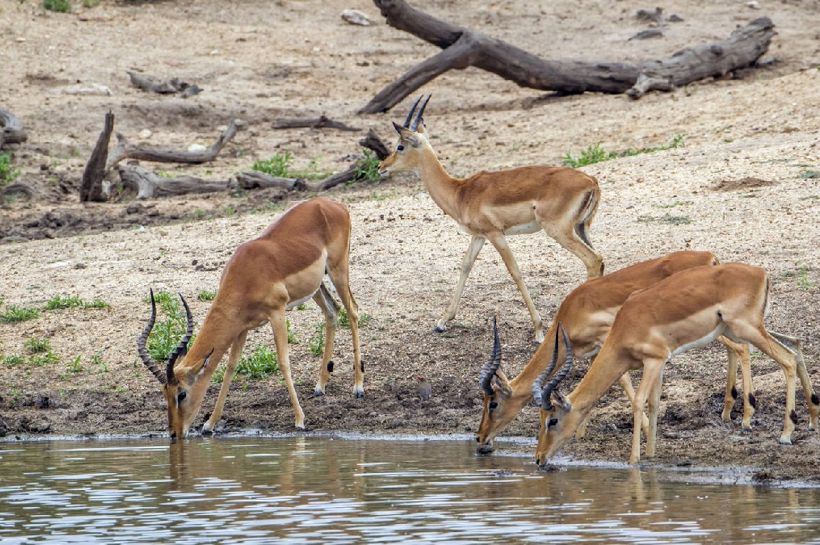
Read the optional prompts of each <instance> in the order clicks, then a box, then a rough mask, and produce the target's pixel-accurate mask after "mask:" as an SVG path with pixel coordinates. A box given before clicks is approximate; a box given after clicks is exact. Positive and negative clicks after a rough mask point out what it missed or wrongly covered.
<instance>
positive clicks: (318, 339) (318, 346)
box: [308, 320, 325, 358]
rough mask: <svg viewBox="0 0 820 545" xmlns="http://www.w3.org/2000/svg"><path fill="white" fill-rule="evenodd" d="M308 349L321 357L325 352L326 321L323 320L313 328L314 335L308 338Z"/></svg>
mask: <svg viewBox="0 0 820 545" xmlns="http://www.w3.org/2000/svg"><path fill="white" fill-rule="evenodd" d="M308 350H310V353H311V354H313V355H314V356H316V357H317V358H318V357H320V356H321V355H322V354H324V352H325V322H324V320H322V321H321V322H319V323H317V324H316V325H315V326H314V328H313V335H311V336H310V339H309V340H308Z"/></svg>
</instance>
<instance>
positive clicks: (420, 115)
mask: <svg viewBox="0 0 820 545" xmlns="http://www.w3.org/2000/svg"><path fill="white" fill-rule="evenodd" d="M432 96H433V95H432V94H429V95H427V98H426V99H424V102H423V103H422V104H421V108H419V113H418V114H416V120H415V121H413V124H412V125H410V130H411V131H415V130H416V129H418V128H419V123H421V121H422V118H423V116H424V109H425V108H426V107H427V103H428V102H430V97H432ZM419 98H421V97H419Z"/></svg>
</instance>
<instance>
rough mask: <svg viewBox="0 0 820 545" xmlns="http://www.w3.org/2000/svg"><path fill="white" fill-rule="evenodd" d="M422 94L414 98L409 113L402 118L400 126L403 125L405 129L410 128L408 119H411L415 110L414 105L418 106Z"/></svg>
mask: <svg viewBox="0 0 820 545" xmlns="http://www.w3.org/2000/svg"><path fill="white" fill-rule="evenodd" d="M422 96H424V95H419V98H417V99H416V102H415V103H414V104H413V107H412V108H410V113H408V114H407V118H406V119H405V120H404V125H402V127H404V128H405V129H409V128H410V121H412V120H413V114H414V113H415V112H416V106H418V105H419V102H421V97H422Z"/></svg>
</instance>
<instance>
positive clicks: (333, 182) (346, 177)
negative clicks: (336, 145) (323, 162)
mask: <svg viewBox="0 0 820 545" xmlns="http://www.w3.org/2000/svg"><path fill="white" fill-rule="evenodd" d="M358 171H359V164H358V162H356V163H354V164H353V165H351V166H350V168H348V169H347V170H345V171H342V172H338V173H336V174H334V175H332V176H328V177H327V178H325V179H324V180H319V181H318V182H315V183H312V184H308V185H307V190H308V191H315V192H317V193H318V192H319V191H327V190H328V189H330V188H331V187H336V186H337V185H339V184H344V183H347V182H352V181H354V180H356V178H357V174H358Z"/></svg>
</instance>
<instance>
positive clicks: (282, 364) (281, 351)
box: [270, 308, 305, 430]
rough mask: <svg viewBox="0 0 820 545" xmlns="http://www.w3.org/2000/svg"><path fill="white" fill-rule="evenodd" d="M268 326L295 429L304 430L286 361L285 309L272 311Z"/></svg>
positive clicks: (303, 422)
mask: <svg viewBox="0 0 820 545" xmlns="http://www.w3.org/2000/svg"><path fill="white" fill-rule="evenodd" d="M270 325H271V328H272V329H273V339H274V341H275V342H276V353H277V354H278V356H279V369H281V370H282V378H284V379H285V386H287V388H288V395H289V396H290V404H291V406H292V407H293V413H294V414H295V416H296V427H297V428H298V429H300V430H303V429H305V413H304V411H302V407H301V406H300V405H299V396H298V395H297V394H296V388H294V386H293V379H292V378H291V376H290V360H289V359H288V326H287V321H286V320H285V309H284V308H282V309H279V310H274V311H273V312H272V313H271V315H270Z"/></svg>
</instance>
